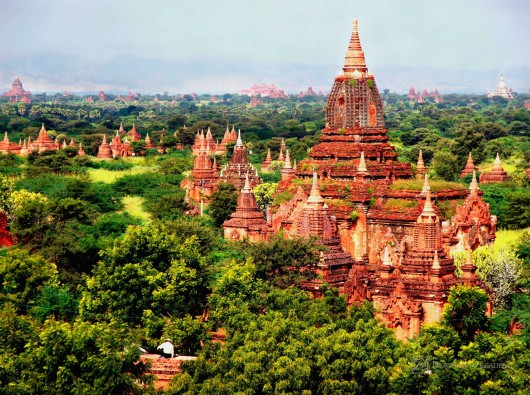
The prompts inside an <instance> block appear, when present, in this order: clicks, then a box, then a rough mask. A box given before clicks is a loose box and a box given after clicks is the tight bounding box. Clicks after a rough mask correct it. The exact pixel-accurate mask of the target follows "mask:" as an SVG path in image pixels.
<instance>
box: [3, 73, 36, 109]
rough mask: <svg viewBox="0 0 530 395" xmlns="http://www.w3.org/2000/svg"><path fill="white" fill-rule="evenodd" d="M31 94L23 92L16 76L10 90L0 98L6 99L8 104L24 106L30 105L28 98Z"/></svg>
mask: <svg viewBox="0 0 530 395" xmlns="http://www.w3.org/2000/svg"><path fill="white" fill-rule="evenodd" d="M30 95H31V93H30V92H28V91H26V90H24V88H23V87H22V82H21V81H20V78H19V77H18V75H17V76H16V77H15V80H14V81H13V84H12V85H11V89H10V90H8V91H7V92H4V93H3V95H2V96H4V97H8V98H9V101H10V102H24V103H26V104H29V103H31V98H30Z"/></svg>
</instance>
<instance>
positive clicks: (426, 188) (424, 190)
mask: <svg viewBox="0 0 530 395" xmlns="http://www.w3.org/2000/svg"><path fill="white" fill-rule="evenodd" d="M427 192H429V193H430V192H431V186H430V185H429V175H428V174H427V173H425V179H424V181H423V187H422V189H421V193H422V195H423V194H426V193H427Z"/></svg>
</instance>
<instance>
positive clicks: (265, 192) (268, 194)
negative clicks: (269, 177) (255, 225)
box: [254, 182, 278, 214]
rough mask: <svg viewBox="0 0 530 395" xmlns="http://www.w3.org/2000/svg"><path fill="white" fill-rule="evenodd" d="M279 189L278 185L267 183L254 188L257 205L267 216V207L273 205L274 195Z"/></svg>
mask: <svg viewBox="0 0 530 395" xmlns="http://www.w3.org/2000/svg"><path fill="white" fill-rule="evenodd" d="M276 188H278V184H277V183H272V182H265V183H263V184H260V185H257V186H256V187H255V188H254V196H255V197H256V203H257V204H258V208H259V210H260V211H261V212H262V213H263V214H265V212H266V211H267V207H269V206H270V205H271V204H272V201H273V200H274V193H275V192H276Z"/></svg>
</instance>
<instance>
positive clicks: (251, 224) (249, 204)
mask: <svg viewBox="0 0 530 395" xmlns="http://www.w3.org/2000/svg"><path fill="white" fill-rule="evenodd" d="M223 228H224V235H225V238H226V239H228V240H240V239H243V238H248V239H249V240H250V241H262V240H267V239H268V238H269V236H270V234H271V233H272V229H271V228H270V226H269V225H268V224H267V221H266V220H265V218H264V217H263V214H262V213H261V212H260V211H259V209H258V205H257V203H256V197H255V196H254V192H253V190H252V188H251V187H250V180H249V176H248V173H247V175H246V177H245V185H244V186H243V189H242V190H241V193H240V194H239V197H238V199H237V207H236V211H235V212H233V213H232V214H231V216H230V219H228V220H226V221H225V222H224V223H223Z"/></svg>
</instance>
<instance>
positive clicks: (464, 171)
mask: <svg viewBox="0 0 530 395" xmlns="http://www.w3.org/2000/svg"><path fill="white" fill-rule="evenodd" d="M476 170H477V167H476V166H475V164H474V163H473V157H472V156H471V151H469V155H468V157H467V162H466V165H465V166H464V168H463V169H462V172H461V173H460V178H462V177H465V176H467V175H468V174H472V173H473V172H474V171H476Z"/></svg>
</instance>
